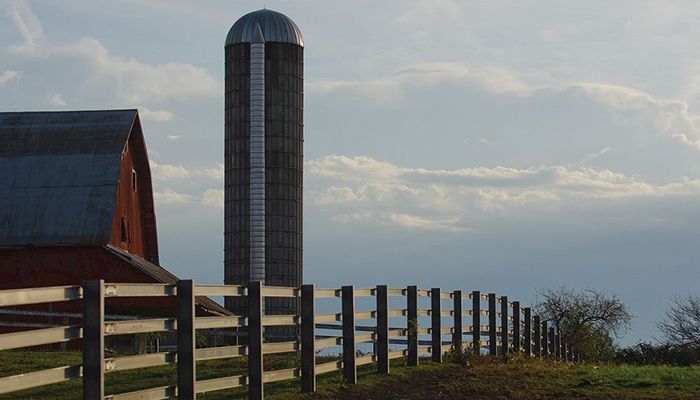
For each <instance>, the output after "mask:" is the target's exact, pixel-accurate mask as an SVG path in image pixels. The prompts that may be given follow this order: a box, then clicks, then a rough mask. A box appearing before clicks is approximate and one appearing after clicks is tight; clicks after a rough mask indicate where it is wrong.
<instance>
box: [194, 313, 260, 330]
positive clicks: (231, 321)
mask: <svg viewBox="0 0 700 400" xmlns="http://www.w3.org/2000/svg"><path fill="white" fill-rule="evenodd" d="M247 322H248V321H247V319H246V317H241V316H231V317H197V318H195V320H194V327H195V328H196V329H217V328H239V327H244V326H246V323H247Z"/></svg>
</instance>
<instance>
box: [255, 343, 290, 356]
mask: <svg viewBox="0 0 700 400" xmlns="http://www.w3.org/2000/svg"><path fill="white" fill-rule="evenodd" d="M297 350H299V343H297V342H276V343H264V344H263V354H277V353H289V352H292V351H297Z"/></svg>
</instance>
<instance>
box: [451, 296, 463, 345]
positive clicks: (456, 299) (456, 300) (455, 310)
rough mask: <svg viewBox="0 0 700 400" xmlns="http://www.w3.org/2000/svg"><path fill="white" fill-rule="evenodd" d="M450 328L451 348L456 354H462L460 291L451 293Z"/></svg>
mask: <svg viewBox="0 0 700 400" xmlns="http://www.w3.org/2000/svg"><path fill="white" fill-rule="evenodd" d="M452 303H453V304H452V314H453V315H452V320H453V322H452V326H453V328H454V332H452V346H453V347H454V349H455V351H456V352H458V353H461V352H462V335H463V334H464V333H463V328H462V291H461V290H455V291H454V292H452Z"/></svg>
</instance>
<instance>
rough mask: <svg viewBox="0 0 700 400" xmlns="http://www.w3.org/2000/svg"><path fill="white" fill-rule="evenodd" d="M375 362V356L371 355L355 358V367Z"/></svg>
mask: <svg viewBox="0 0 700 400" xmlns="http://www.w3.org/2000/svg"><path fill="white" fill-rule="evenodd" d="M376 361H377V356H375V355H373V354H369V355H366V356H362V357H357V358H356V361H355V365H357V366H360V365H367V364H372V363H373V362H376Z"/></svg>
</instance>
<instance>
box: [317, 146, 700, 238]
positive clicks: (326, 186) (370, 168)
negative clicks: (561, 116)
mask: <svg viewBox="0 0 700 400" xmlns="http://www.w3.org/2000/svg"><path fill="white" fill-rule="evenodd" d="M604 150H605V149H603V150H601V152H599V153H598V154H600V153H603V154H604V153H605V152H606V151H604ZM307 171H308V172H309V175H310V180H311V181H312V182H313V185H314V186H315V187H317V188H318V189H317V190H314V191H312V192H311V193H310V194H309V200H310V202H311V203H312V204H315V205H317V206H320V207H324V208H326V209H328V210H330V211H331V212H332V213H334V214H335V217H334V218H335V220H336V221H339V222H352V221H373V220H375V221H380V222H382V223H388V224H395V225H399V226H403V227H406V228H416V229H448V228H449V229H451V230H453V231H462V230H464V229H466V228H467V226H468V223H467V222H466V221H467V220H469V219H470V218H472V217H473V216H474V215H481V216H485V215H488V214H493V213H496V215H498V214H500V213H503V212H506V213H527V212H529V211H528V210H530V211H532V210H540V211H546V210H547V209H549V208H551V207H560V206H567V207H574V208H576V207H578V206H579V205H581V204H588V203H592V202H600V201H627V200H631V199H644V198H661V197H677V196H689V195H700V180H694V179H690V178H682V179H680V180H679V181H677V182H671V183H667V184H662V185H654V184H651V183H648V182H646V181H644V180H642V179H640V178H637V177H631V176H627V175H625V174H622V173H619V172H614V171H610V170H606V169H593V168H578V169H570V168H567V167H563V166H538V167H531V168H510V167H502V166H496V167H476V168H463V169H454V170H440V169H425V168H406V167H400V166H397V165H395V164H392V163H390V162H386V161H379V160H375V159H373V158H371V157H366V156H357V157H347V156H342V155H331V156H326V157H322V158H320V159H317V160H312V161H309V162H308V163H307Z"/></svg>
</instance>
